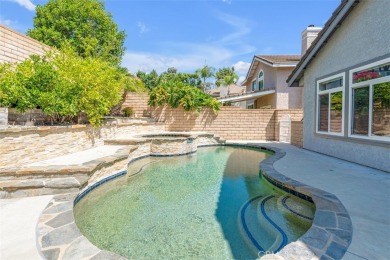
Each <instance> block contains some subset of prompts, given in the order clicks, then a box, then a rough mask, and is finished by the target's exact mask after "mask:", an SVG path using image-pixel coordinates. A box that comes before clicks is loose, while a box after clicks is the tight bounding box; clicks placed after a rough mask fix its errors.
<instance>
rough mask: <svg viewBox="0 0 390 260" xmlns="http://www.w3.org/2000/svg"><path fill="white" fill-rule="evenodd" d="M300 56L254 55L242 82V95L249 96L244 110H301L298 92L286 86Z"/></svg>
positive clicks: (300, 97) (300, 94) (300, 92)
mask: <svg viewBox="0 0 390 260" xmlns="http://www.w3.org/2000/svg"><path fill="white" fill-rule="evenodd" d="M300 58H301V56H300V55H256V56H254V58H253V60H252V63H251V66H250V68H249V71H248V73H247V76H246V78H245V80H244V81H243V82H242V83H241V85H242V86H245V88H246V93H248V94H249V93H252V94H253V97H252V98H248V99H247V101H246V106H247V108H249V109H251V108H271V109H297V108H298V109H299V108H302V89H301V88H289V87H288V86H287V83H286V79H287V77H288V75H290V74H291V72H292V71H293V69H294V68H295V66H296V65H297V63H298V62H299V60H300Z"/></svg>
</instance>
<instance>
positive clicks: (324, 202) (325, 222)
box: [37, 143, 352, 259]
mask: <svg viewBox="0 0 390 260" xmlns="http://www.w3.org/2000/svg"><path fill="white" fill-rule="evenodd" d="M211 146H233V147H247V148H254V149H259V150H263V151H268V152H271V153H273V155H272V156H270V157H268V158H267V159H265V160H264V161H262V162H261V163H260V171H261V174H262V176H263V177H265V178H266V179H267V180H268V181H270V182H271V183H272V184H273V185H275V186H276V187H278V188H280V189H282V190H284V191H286V192H287V193H290V194H293V195H295V196H298V197H300V198H302V199H305V200H307V201H310V202H313V203H314V204H315V206H316V212H315V215H314V220H313V225H312V226H311V227H310V229H309V230H308V231H307V232H306V233H305V234H304V235H303V236H302V237H300V238H299V239H298V241H296V242H292V243H289V244H287V245H286V246H285V247H284V248H283V249H282V250H281V251H279V252H278V253H277V254H276V255H277V256H281V257H284V258H286V259H290V258H291V257H292V256H294V257H296V258H297V259H312V258H314V259H319V258H321V259H339V258H341V257H342V256H343V255H344V254H345V252H346V251H347V249H348V247H349V245H350V243H351V241H352V222H351V219H350V217H349V215H348V212H347V211H346V209H345V207H344V206H343V205H342V203H341V202H340V201H339V200H338V198H337V197H336V196H335V195H333V194H331V193H328V192H326V191H323V190H320V189H316V188H314V187H311V186H307V185H305V184H303V183H301V182H298V181H295V180H293V179H290V178H288V177H286V176H285V175H283V174H281V173H279V172H278V171H276V170H275V169H274V167H273V164H274V163H275V162H276V161H278V160H279V159H281V158H282V157H284V156H285V155H286V153H285V152H284V151H283V150H281V149H278V148H274V147H268V146H266V145H259V144H235V143H232V144H209V145H199V146H198V147H211ZM192 153H193V152H191V153H184V154H176V155H161V156H160V155H157V156H156V155H150V154H148V155H143V156H139V157H136V158H133V159H131V160H130V161H129V162H128V164H130V163H132V162H134V161H137V160H140V159H142V158H146V157H149V156H150V157H171V156H183V155H190V154H192ZM126 173H127V172H126V171H125V170H121V171H118V172H116V173H114V174H112V175H110V176H108V177H106V178H104V179H102V180H99V181H98V182H96V183H94V184H92V185H90V186H87V187H85V188H84V189H83V190H82V191H81V192H80V193H78V194H77V195H76V194H70V195H68V197H67V196H66V195H65V194H61V195H57V196H55V197H54V198H53V200H52V201H51V202H50V203H49V205H48V206H47V207H46V209H45V210H44V211H43V213H42V215H41V218H40V221H39V223H38V226H37V237H38V244H39V247H40V250H41V252H42V254H43V255H44V256H45V257H47V259H57V258H58V257H61V258H63V257H64V256H65V255H66V254H67V252H68V251H67V249H72V250H76V251H77V252H78V253H80V254H82V252H83V250H84V252H90V254H91V255H89V256H88V255H86V256H85V255H83V258H85V259H95V258H96V257H99V256H101V255H104V257H105V259H125V258H123V257H121V256H119V255H117V254H115V253H112V252H108V251H105V250H100V249H98V248H97V247H96V246H94V245H93V244H92V243H91V242H89V240H88V239H87V238H86V237H84V236H83V235H82V234H81V233H80V231H79V230H78V228H77V226H76V225H74V216H73V214H72V218H71V219H70V220H68V222H69V223H65V224H63V225H61V227H59V228H63V227H64V225H65V226H67V227H68V228H69V227H71V228H73V227H76V229H77V230H76V231H77V232H73V233H72V232H68V233H70V234H72V236H74V237H73V240H72V241H71V242H70V243H69V244H67V245H57V246H48V247H45V248H43V247H42V241H43V240H44V239H45V240H49V241H50V239H51V237H54V238H55V234H53V232H54V231H56V228H54V229H52V230H50V229H48V225H47V223H48V222H50V221H51V220H52V219H54V218H55V217H58V215H60V214H61V213H64V211H67V210H69V208H68V207H69V206H70V205H72V207H71V210H72V212H73V206H74V205H76V204H77V202H79V201H80V200H81V199H82V198H83V197H84V196H85V195H86V194H88V193H89V192H90V191H92V190H93V189H95V188H96V187H98V186H100V185H102V184H104V183H106V182H108V181H110V180H113V179H115V178H117V177H120V176H123V175H125V174H126ZM137 173H138V172H137ZM137 173H134V174H132V176H133V175H136V174H137ZM53 211H54V212H55V214H54V216H52V215H53V213H52V212H53ZM57 229H58V228H57ZM75 234H76V235H75ZM66 235H67V234H65V236H66ZM80 241H82V242H80ZM76 243H77V244H80V245H82V246H81V248H78V249H75V248H74V247H75V246H74V245H75V244H76ZM64 248H65V249H64ZM53 252H55V254H53ZM52 255H56V257H50V256H52ZM267 257H269V255H267Z"/></svg>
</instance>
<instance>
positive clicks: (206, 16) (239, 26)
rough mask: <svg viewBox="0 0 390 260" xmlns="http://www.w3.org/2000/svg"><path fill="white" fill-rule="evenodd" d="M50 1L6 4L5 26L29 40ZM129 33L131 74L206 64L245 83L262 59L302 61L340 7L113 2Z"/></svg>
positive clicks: (8, 0) (274, 0)
mask: <svg viewBox="0 0 390 260" xmlns="http://www.w3.org/2000/svg"><path fill="white" fill-rule="evenodd" d="M46 2H47V0H0V23H1V24H4V25H6V26H9V27H11V28H13V29H14V30H16V31H19V32H22V33H25V32H26V31H27V29H29V28H32V27H33V17H34V16H35V6H36V5H43V4H45V3H46ZM105 3H106V10H107V11H108V12H111V13H112V15H113V18H114V21H115V22H116V23H117V24H118V26H119V28H120V30H125V32H126V34H127V39H126V42H125V46H126V54H125V56H124V58H123V62H122V65H123V66H125V67H127V68H128V69H129V70H130V71H131V72H136V71H137V70H139V69H140V70H144V71H150V70H152V69H156V70H157V71H158V72H162V71H165V70H166V69H167V68H168V67H176V68H177V69H178V70H179V71H183V72H193V71H195V70H196V69H197V68H200V67H203V66H204V65H205V64H207V65H209V66H213V67H215V68H221V67H225V66H235V68H236V71H237V72H238V74H239V75H240V77H241V79H242V78H244V76H245V75H246V72H247V70H248V67H249V64H250V62H251V61H252V58H253V55H257V54H300V50H301V32H302V31H303V30H304V29H305V28H306V26H308V25H309V24H314V25H316V26H320V27H322V26H323V25H324V24H325V22H326V21H327V20H328V19H329V17H330V16H331V14H332V12H333V11H334V10H335V9H336V7H337V6H338V5H339V3H340V0H311V1H309V0H306V1H298V0H284V1H279V0H191V1H187V0H107V1H105Z"/></svg>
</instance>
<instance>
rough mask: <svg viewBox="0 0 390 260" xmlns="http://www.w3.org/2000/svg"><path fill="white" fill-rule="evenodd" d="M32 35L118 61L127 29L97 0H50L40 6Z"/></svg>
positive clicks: (81, 52) (58, 46) (89, 55)
mask: <svg viewBox="0 0 390 260" xmlns="http://www.w3.org/2000/svg"><path fill="white" fill-rule="evenodd" d="M36 12H37V13H36V16H35V18H34V28H33V29H31V30H29V31H28V32H27V35H29V36H30V37H32V38H34V39H36V40H38V41H41V42H43V43H45V44H47V45H49V46H53V47H56V48H61V47H62V46H63V45H64V44H65V43H69V44H70V45H71V46H72V47H73V48H74V50H75V51H76V52H77V53H78V54H79V55H80V56H81V57H83V58H86V57H94V58H102V59H104V60H105V61H107V62H109V63H111V64H115V65H119V64H120V62H121V59H122V56H123V54H124V51H125V48H124V47H123V43H124V40H125V37H126V35H125V33H124V31H118V26H117V24H116V23H115V22H114V21H113V19H112V15H111V13H107V12H106V11H105V7H104V4H103V3H102V2H100V1H98V0H49V1H48V2H47V3H46V4H45V5H43V6H37V8H36Z"/></svg>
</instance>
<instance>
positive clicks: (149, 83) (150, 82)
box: [136, 67, 201, 91]
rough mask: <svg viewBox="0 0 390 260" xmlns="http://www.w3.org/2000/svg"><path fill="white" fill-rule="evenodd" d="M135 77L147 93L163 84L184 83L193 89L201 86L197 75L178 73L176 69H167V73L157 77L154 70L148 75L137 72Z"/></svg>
mask: <svg viewBox="0 0 390 260" xmlns="http://www.w3.org/2000/svg"><path fill="white" fill-rule="evenodd" d="M136 75H137V77H138V78H140V79H141V80H142V81H143V82H144V84H145V87H146V88H147V89H148V90H149V91H151V90H153V89H154V88H156V87H157V86H159V85H165V84H174V83H185V84H187V85H190V86H193V87H199V86H200V84H201V81H200V79H199V76H198V75H197V74H195V73H182V72H179V73H178V72H177V69H176V68H173V67H171V68H168V70H167V71H165V72H163V73H161V74H160V75H158V74H157V72H156V71H155V70H152V71H151V72H150V73H148V74H147V73H145V72H143V71H138V72H137V74H136Z"/></svg>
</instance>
